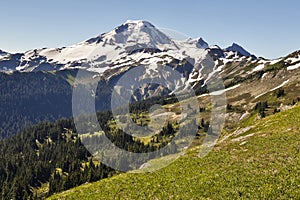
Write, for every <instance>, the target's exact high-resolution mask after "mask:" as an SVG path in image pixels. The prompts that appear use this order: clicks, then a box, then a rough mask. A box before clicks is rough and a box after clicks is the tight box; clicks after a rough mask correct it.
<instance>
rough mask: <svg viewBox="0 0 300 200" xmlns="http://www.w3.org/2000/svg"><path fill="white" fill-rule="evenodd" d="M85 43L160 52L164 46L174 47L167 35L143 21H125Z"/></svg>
mask: <svg viewBox="0 0 300 200" xmlns="http://www.w3.org/2000/svg"><path fill="white" fill-rule="evenodd" d="M86 43H88V44H93V43H96V44H98V43H102V46H106V45H113V46H115V45H118V46H123V47H133V46H139V48H157V49H161V50H163V49H164V48H166V47H165V45H174V42H173V41H172V40H171V39H170V38H169V37H168V36H167V35H165V34H164V33H163V32H161V31H160V30H159V29H157V28H156V27H155V26H154V25H152V24H151V23H150V22H147V21H143V20H127V21H126V22H125V23H123V24H122V25H120V26H118V27H116V28H115V29H114V30H112V31H110V32H108V33H104V34H101V35H100V36H97V37H94V38H91V39H89V40H87V41H86Z"/></svg>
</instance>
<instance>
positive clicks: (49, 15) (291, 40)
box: [0, 0, 300, 58]
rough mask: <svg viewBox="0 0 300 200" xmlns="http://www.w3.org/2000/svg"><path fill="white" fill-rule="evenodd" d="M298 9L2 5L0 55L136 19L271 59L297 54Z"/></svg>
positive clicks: (233, 0) (33, 1)
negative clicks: (238, 46) (2, 51)
mask: <svg viewBox="0 0 300 200" xmlns="http://www.w3.org/2000/svg"><path fill="white" fill-rule="evenodd" d="M299 8H300V1H297V0H286V1H271V0H264V1H248V2H246V1H244V2H242V1H237V0H230V1H222V0H211V1H204V0H199V1H192V0H187V1H179V0H173V1H171V0H166V1H160V0H152V1H138V0H131V1H113V0H110V1H96V0H90V1H80V0H72V1H71V0H64V1H58V0H52V1H38V0H28V1H17V0H11V1H9V0H2V1H1V5H0V18H1V19H2V20H1V24H2V28H1V34H0V49H1V50H4V51H8V52H25V51H27V50H30V49H34V48H43V47H62V46H69V45H72V44H75V43H78V42H81V41H84V40H86V39H89V38H91V37H94V36H97V35H100V34H101V33H104V32H108V31H111V30H112V29H114V28H115V27H116V26H119V25H120V24H122V23H124V22H125V21H126V20H128V19H133V20H136V19H141V20H146V21H149V22H150V23H152V24H154V25H155V26H156V27H161V28H169V29H173V30H176V31H178V32H181V33H184V34H186V35H188V36H190V37H192V38H196V37H202V38H203V39H204V40H205V41H207V42H208V43H209V44H210V45H214V44H216V45H219V46H221V47H222V48H225V47H227V46H230V45H231V44H232V43H233V42H235V43H238V44H240V45H241V46H243V47H244V48H245V49H247V50H248V51H250V52H251V53H253V54H255V55H257V56H263V57H266V58H277V57H281V56H285V55H287V54H289V53H291V52H293V51H295V50H298V49H300V37H299V35H300V26H299V25H300V24H299V23H300V22H299V20H298V19H300V12H299V11H298V9H299Z"/></svg>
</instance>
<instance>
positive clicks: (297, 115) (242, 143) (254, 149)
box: [49, 105, 300, 199]
mask: <svg viewBox="0 0 300 200" xmlns="http://www.w3.org/2000/svg"><path fill="white" fill-rule="evenodd" d="M245 123H248V122H245ZM241 127H243V126H241ZM197 150H198V149H197V148H194V149H190V150H189V152H188V153H187V154H185V155H184V156H182V157H181V158H180V159H178V160H176V161H175V162H173V163H172V164H171V165H169V166H168V167H166V168H164V169H161V170H158V171H156V172H152V173H145V174H130V173H126V174H120V175H118V176H115V177H112V178H108V179H104V180H101V181H99V182H96V183H93V184H86V185H83V186H80V187H77V188H74V189H71V190H69V191H65V192H63V193H61V194H58V195H55V196H52V197H50V198H49V199H249V198H251V199H290V198H293V199H299V198H300V190H299V187H300V154H299V152H300V106H299V105H298V106H296V107H294V108H292V109H291V110H288V111H284V112H281V113H277V114H275V115H272V116H269V117H266V118H264V119H262V120H259V121H256V122H254V124H250V125H249V126H247V127H246V128H240V129H237V130H236V131H235V132H233V133H230V134H227V135H224V136H223V137H222V138H220V140H219V143H218V145H216V146H215V148H214V150H213V151H212V152H211V153H210V154H209V155H208V156H206V157H204V158H199V157H198V156H197Z"/></svg>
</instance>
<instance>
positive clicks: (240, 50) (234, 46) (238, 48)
mask: <svg viewBox="0 0 300 200" xmlns="http://www.w3.org/2000/svg"><path fill="white" fill-rule="evenodd" d="M225 50H226V51H233V52H238V53H240V54H241V55H243V56H246V57H249V56H251V54H250V53H249V52H248V51H247V50H245V49H244V48H243V47H242V46H240V45H238V44H236V43H233V44H232V45H231V46H229V47H227V48H226V49H225Z"/></svg>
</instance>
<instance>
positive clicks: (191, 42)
mask: <svg viewBox="0 0 300 200" xmlns="http://www.w3.org/2000/svg"><path fill="white" fill-rule="evenodd" d="M185 42H186V43H187V44H189V45H195V46H196V47H197V48H199V49H206V48H208V43H207V42H205V40H204V39H203V38H202V37H198V38H195V39H193V38H188V39H186V40H185Z"/></svg>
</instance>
